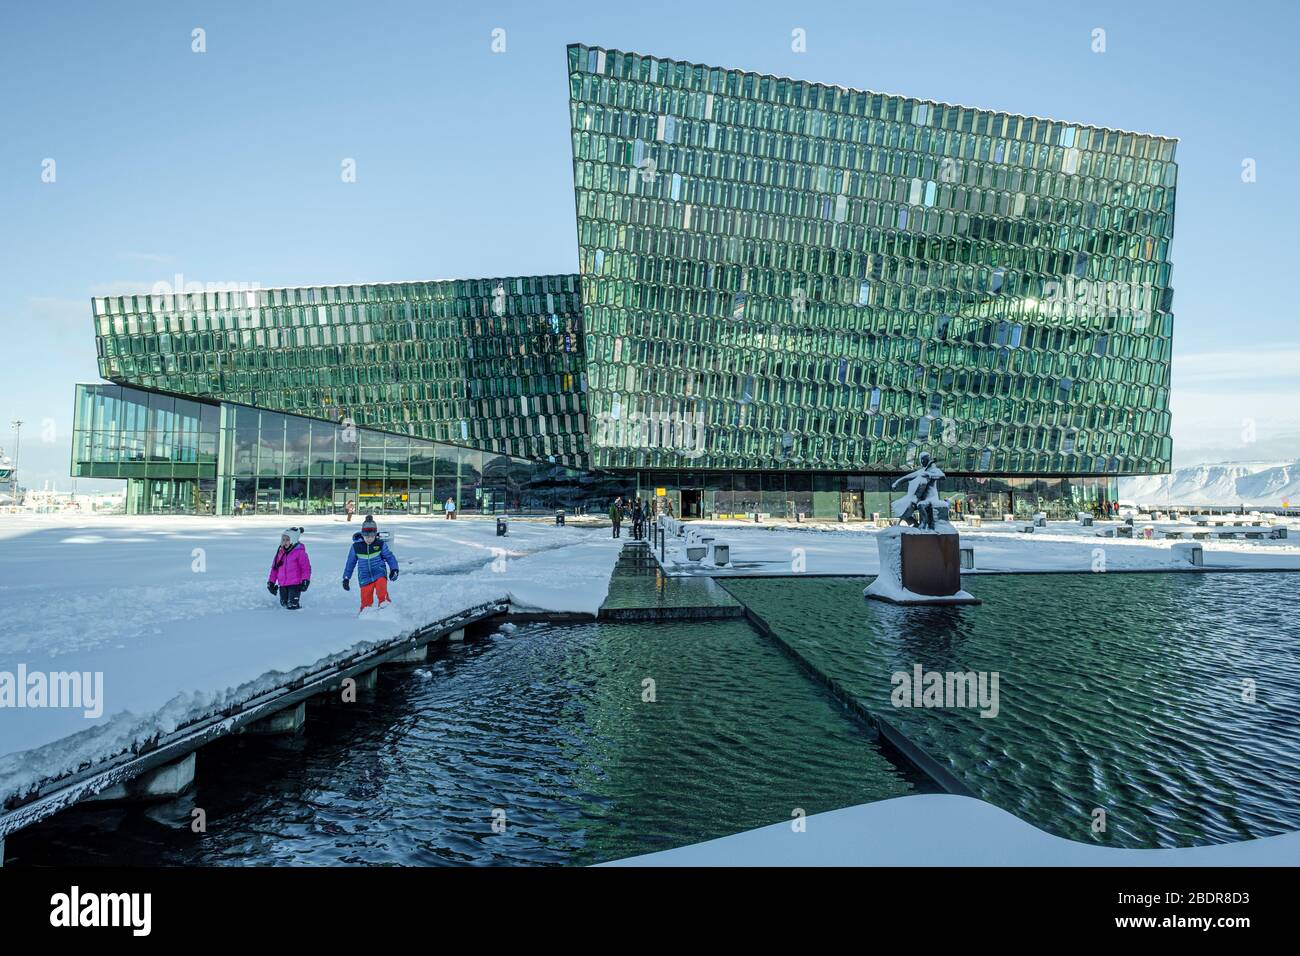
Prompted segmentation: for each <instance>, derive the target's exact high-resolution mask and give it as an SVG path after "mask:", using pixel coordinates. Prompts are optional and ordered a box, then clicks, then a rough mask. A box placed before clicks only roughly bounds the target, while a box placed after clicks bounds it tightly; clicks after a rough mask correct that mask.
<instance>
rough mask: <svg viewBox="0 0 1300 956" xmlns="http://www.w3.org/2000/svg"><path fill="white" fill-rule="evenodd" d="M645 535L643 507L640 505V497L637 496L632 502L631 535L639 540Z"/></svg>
mask: <svg viewBox="0 0 1300 956" xmlns="http://www.w3.org/2000/svg"><path fill="white" fill-rule="evenodd" d="M644 536H645V508H643V507H642V506H641V499H640V498H637V499H636V500H635V501H633V502H632V537H633V538H635V539H636V540H637V541H640V540H641V538H642V537H644Z"/></svg>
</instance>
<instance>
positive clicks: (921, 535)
mask: <svg viewBox="0 0 1300 956" xmlns="http://www.w3.org/2000/svg"><path fill="white" fill-rule="evenodd" d="M905 539H908V542H909V543H908V544H907V545H906V546H905V545H904V540H905ZM876 546H877V548H879V549H880V573H879V574H878V575H877V576H876V580H874V581H872V582H871V584H870V585H868V586H867V588H866V589H865V590H864V591H863V592H862V594H863V596H864V597H868V598H875V599H876V600H880V601H890V602H892V603H894V604H979V603H980V602H979V599H978V598H976V597H975V596H974V595H972V594H970V593H969V592H967V591H963V590H962V589H961V568H960V561H961V539H960V536H959V535H958V534H957V529H956V528H954V527H953V526H952V525H951V524H949V523H948V522H947V521H936V522H935V529H934V530H933V531H931V530H929V529H925V528H913V527H909V526H906V525H895V526H894V527H892V528H886V529H885V530H883V531H881V532H880V533H879V534H877V535H876ZM904 550H906V555H905V554H904ZM905 562H906V563H907V565H908V566H907V567H906V568H905V567H904V563H905ZM949 564H951V567H949V566H948V565H949ZM943 578H947V579H949V580H950V581H952V582H954V586H952V587H951V588H934V587H925V586H923V585H919V584H918V582H921V581H934V580H936V579H943ZM905 584H910V585H912V588H913V589H911V590H910V589H909V588H907V587H906V586H905ZM918 587H921V590H915V588H918ZM922 590H924V591H933V590H940V591H947V593H938V594H935V593H922Z"/></svg>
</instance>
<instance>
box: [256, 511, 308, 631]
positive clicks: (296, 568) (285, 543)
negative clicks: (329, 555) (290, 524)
mask: <svg viewBox="0 0 1300 956" xmlns="http://www.w3.org/2000/svg"><path fill="white" fill-rule="evenodd" d="M301 537H302V528H286V529H285V530H284V532H283V533H281V535H280V547H278V548H276V550H275V558H274V560H272V561H271V576H270V577H269V578H267V580H266V589H267V590H268V591H270V592H271V593H272V594H275V593H276V592H277V591H278V592H279V594H280V606H281V607H283V608H286V609H288V610H290V611H297V610H298V609H299V607H300V605H299V604H298V599H299V598H300V597H301V595H302V592H303V591H305V590H307V586H308V585H309V584H311V561H309V560H308V559H307V547H306V546H305V545H304V544H303V543H302V542H301V541H300V540H299V539H300V538H301Z"/></svg>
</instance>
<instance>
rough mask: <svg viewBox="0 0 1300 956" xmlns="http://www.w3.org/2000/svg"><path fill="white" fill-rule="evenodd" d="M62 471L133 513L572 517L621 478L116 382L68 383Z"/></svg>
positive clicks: (622, 484) (617, 487)
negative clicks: (68, 436) (347, 511)
mask: <svg viewBox="0 0 1300 956" xmlns="http://www.w3.org/2000/svg"><path fill="white" fill-rule="evenodd" d="M72 474H73V475H74V476H76V477H85V478H126V479H128V490H127V510H128V511H129V512H131V513H133V514H146V513H166V512H182V513H198V514H236V515H238V514H253V513H256V514H338V513H342V512H343V510H344V506H345V505H346V504H347V502H348V501H353V502H355V504H356V507H357V511H358V513H360V514H364V513H365V512H367V511H372V512H385V513H389V514H392V513H410V514H439V513H441V512H442V506H443V502H445V501H446V500H447V499H448V498H451V499H452V500H453V501H455V502H456V504H457V511H458V513H463V514H491V513H499V512H506V511H509V512H512V513H520V512H549V511H551V510H552V509H558V508H563V509H565V510H567V511H569V512H573V511H575V510H577V509H579V508H581V507H583V506H585V505H586V504H587V503H588V502H589V501H593V500H596V501H598V500H604V499H605V498H606V497H613V496H614V495H619V494H624V495H626V494H630V493H631V491H632V489H633V488H634V485H632V484H630V483H629V482H628V481H627V480H626V479H619V478H614V477H601V476H598V475H590V474H587V473H585V472H582V471H579V470H576V469H572V468H567V467H564V466H562V465H556V464H552V463H550V462H541V461H530V460H527V459H522V458H513V457H511V456H508V455H499V454H496V453H493V452H485V451H482V450H480V449H477V448H467V447H461V446H456V445H449V444H443V443H440V442H431V441H426V440H424V439H419V438H411V437H408V436H403V435H393V434H388V433H385V432H379V431H375V430H373V429H368V428H357V427H351V426H346V425H338V424H335V423H332V422H326V421H321V420H319V419H311V418H306V417H304V416H301V415H289V414H285V413H282V412H274V411H269V410H267V409H259V408H253V407H250V406H247V405H239V404H235V403H232V402H215V401H196V400H192V399H188V398H185V397H183V396H178V395H171V394H166V393H161V392H154V391H148V390H145V389H137V388H131V387H129V386H122V385H79V386H77V397H76V408H75V416H74V423H73V442H72Z"/></svg>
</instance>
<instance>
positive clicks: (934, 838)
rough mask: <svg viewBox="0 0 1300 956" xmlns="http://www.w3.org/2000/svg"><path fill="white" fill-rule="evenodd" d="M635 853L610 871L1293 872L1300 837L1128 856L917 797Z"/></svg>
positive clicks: (944, 797)
mask: <svg viewBox="0 0 1300 956" xmlns="http://www.w3.org/2000/svg"><path fill="white" fill-rule="evenodd" d="M800 823H801V827H799V828H796V827H794V826H792V825H791V824H790V823H774V824H772V825H771V826H766V827H761V828H760V829H757V830H747V831H745V832H744V833H736V834H733V835H732V836H725V837H721V838H719V839H717V840H708V841H706V842H704V843H695V844H692V845H691V846H683V847H678V848H677V849H675V850H664V851H662V852H659V853H650V854H646V855H645V856H636V857H632V858H630V859H627V860H620V861H618V862H616V863H612V864H606V865H607V866H1295V865H1296V863H1297V862H1300V833H1284V834H1281V835H1279V836H1271V837H1263V838H1261V839H1258V840H1246V841H1245V842H1242V843H1229V844H1223V845H1220V846H1196V847H1181V848H1178V849H1168V850H1127V849H1117V848H1114V847H1107V846H1093V845H1089V844H1086V843H1078V842H1075V841H1073V840H1065V839H1062V838H1061V837H1058V836H1054V835H1052V834H1050V833H1045V832H1043V831H1042V830H1039V829H1038V828H1036V827H1034V826H1031V825H1030V824H1028V823H1026V822H1025V821H1023V820H1021V819H1019V818H1018V817H1015V816H1013V815H1012V814H1010V813H1008V812H1007V811H1005V810H1002V809H1000V808H998V807H995V806H993V805H992V804H988V803H985V802H984V801H982V800H976V799H973V798H971V797H958V796H953V795H952V794H947V793H920V794H912V795H910V796H906V797H896V798H894V799H892V800H881V801H879V802H878V803H867V804H862V805H860V806H856V807H845V808H844V809H842V810H831V811H829V812H827V813H817V814H814V815H813V816H810V817H807V818H806V819H804V820H802V821H800Z"/></svg>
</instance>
